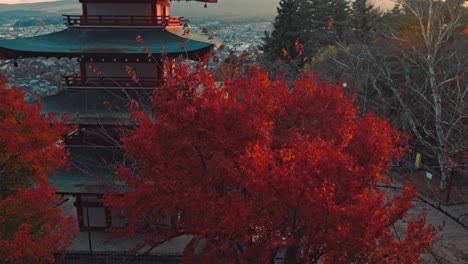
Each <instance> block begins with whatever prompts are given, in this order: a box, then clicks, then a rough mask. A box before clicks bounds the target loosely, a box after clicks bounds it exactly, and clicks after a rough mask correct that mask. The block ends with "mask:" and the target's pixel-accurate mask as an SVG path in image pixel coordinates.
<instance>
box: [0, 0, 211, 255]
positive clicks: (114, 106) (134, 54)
mask: <svg viewBox="0 0 468 264" xmlns="http://www.w3.org/2000/svg"><path fill="white" fill-rule="evenodd" d="M196 1H198V2H210V3H216V2H217V0H196ZM80 2H81V4H82V10H83V13H82V14H81V15H63V18H64V21H65V24H66V25H67V28H66V29H65V30H62V31H59V32H55V33H51V34H47V35H41V36H36V37H32V38H18V39H13V40H0V59H21V58H31V57H45V58H49V57H57V58H63V57H65V58H77V59H78V61H79V64H80V73H79V74H78V75H73V76H64V78H63V84H64V89H63V90H62V91H60V92H59V93H57V94H55V95H53V96H49V97H46V98H44V99H43V100H42V102H43V113H44V114H48V113H52V112H59V113H69V114H70V118H69V120H67V122H68V124H70V125H73V126H74V127H75V129H74V130H73V131H72V132H70V133H69V134H68V135H65V140H66V145H67V148H68V150H69V151H70V158H71V160H70V168H69V169H65V170H63V171H62V172H60V173H59V174H58V175H53V176H51V177H50V182H51V184H52V185H53V186H55V187H57V188H58V194H60V195H63V197H64V204H63V205H64V206H65V207H66V208H67V210H68V213H69V214H75V215H76V218H77V220H78V224H79V228H80V230H81V231H86V232H82V233H80V235H79V237H78V239H77V241H76V243H75V244H74V245H73V246H72V248H71V249H70V252H69V253H70V254H71V255H73V256H75V257H76V256H78V255H86V254H88V253H89V252H88V251H93V246H94V247H95V248H94V251H95V252H94V254H95V255H94V256H95V257H96V258H97V257H98V256H99V254H101V255H102V254H104V255H106V253H103V252H104V251H106V252H107V251H113V252H114V253H116V252H115V251H119V250H120V251H122V252H121V253H123V254H124V253H125V252H124V251H125V249H126V248H129V247H131V245H128V247H126V246H122V247H121V248H116V247H113V246H112V245H110V244H109V245H107V246H106V245H104V240H105V236H104V235H103V234H102V232H103V231H106V230H108V229H109V228H112V227H121V226H123V225H125V223H124V222H123V221H122V219H120V218H119V212H112V211H110V210H108V209H107V208H104V207H103V206H102V203H101V199H102V195H103V193H105V192H106V191H108V190H110V189H111V188H113V187H115V186H118V184H119V183H118V182H117V180H116V178H115V175H116V173H115V169H116V168H117V166H119V165H123V166H131V161H128V160H126V158H125V155H124V153H123V152H122V150H121V148H120V135H121V133H122V132H123V131H128V130H131V129H132V127H133V126H134V125H135V124H134V123H133V122H132V120H131V119H130V108H131V107H136V106H138V107H139V109H140V110H144V111H146V112H147V113H151V96H152V92H153V90H154V89H155V88H157V87H159V86H160V85H161V84H162V83H163V82H164V78H165V76H166V74H168V73H169V72H170V71H171V70H172V64H173V63H174V60H175V59H176V58H179V57H184V58H188V59H197V58H199V57H202V56H204V55H206V54H207V53H208V52H209V51H210V50H211V49H212V48H213V44H212V43H211V42H210V41H209V40H208V39H207V38H206V37H205V36H197V35H194V34H193V33H190V34H187V32H186V31H185V29H184V20H183V18H180V17H174V16H171V14H170V7H171V1H170V0H80ZM163 58H164V59H163ZM121 187H122V188H125V187H124V186H121ZM89 231H98V232H101V233H98V232H97V233H95V234H94V235H93V236H94V237H95V239H98V240H99V241H95V242H94V243H93V244H94V245H92V244H91V245H90V243H89V242H87V240H86V239H84V237H85V236H86V237H87V235H89V234H88V233H87V232H89ZM185 240H187V239H184V238H181V239H180V241H181V242H184V241H185ZM101 244H102V245H101ZM182 249H183V247H182V248H180V247H178V246H170V245H169V246H168V247H167V250H166V252H164V250H159V251H158V250H156V252H158V253H157V254H159V255H161V257H162V256H164V257H167V255H170V256H174V255H175V256H177V251H178V250H179V253H181V250H182ZM91 261H92V260H91ZM171 261H173V259H171ZM76 263H78V262H76ZM79 263H85V262H79Z"/></svg>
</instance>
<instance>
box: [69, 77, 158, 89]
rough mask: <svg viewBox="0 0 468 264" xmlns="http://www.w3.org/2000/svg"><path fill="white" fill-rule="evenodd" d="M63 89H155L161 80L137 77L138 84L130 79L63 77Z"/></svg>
mask: <svg viewBox="0 0 468 264" xmlns="http://www.w3.org/2000/svg"><path fill="white" fill-rule="evenodd" d="M63 81H64V86H65V87H69V88H70V87H118V88H127V87H128V88H135V87H136V88H138V87H142V88H156V87H159V86H160V85H161V80H160V79H159V78H154V77H139V78H138V82H135V81H133V80H132V78H131V77H91V78H86V79H82V78H81V77H80V76H76V75H72V76H65V77H64V79H63Z"/></svg>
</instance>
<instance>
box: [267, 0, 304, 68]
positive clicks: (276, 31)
mask: <svg viewBox="0 0 468 264" xmlns="http://www.w3.org/2000/svg"><path fill="white" fill-rule="evenodd" d="M302 2H304V0H281V1H280V2H279V7H278V8H277V10H278V15H277V16H276V18H275V21H274V22H273V31H272V32H271V34H269V33H268V32H265V37H264V38H263V44H262V46H260V50H262V51H263V52H264V54H265V59H266V60H267V61H276V60H278V59H283V58H284V56H283V55H284V54H283V49H284V51H286V52H287V53H288V54H290V55H294V54H295V52H296V51H295V47H294V43H295V42H296V40H298V38H299V37H300V36H301V33H302V32H301V28H302V27H303V25H301V23H302V22H303V20H302V18H301V17H300V16H299V14H300V12H299V11H300V10H299V8H300V6H301V3H302Z"/></svg>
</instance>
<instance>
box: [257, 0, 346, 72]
mask: <svg viewBox="0 0 468 264" xmlns="http://www.w3.org/2000/svg"><path fill="white" fill-rule="evenodd" d="M348 18H349V10H348V3H347V2H346V1H344V0H332V1H329V0H282V1H280V3H279V7H278V15H277V16H276V18H275V21H274V23H273V30H272V32H271V34H270V33H267V34H266V35H265V37H264V39H263V44H262V46H261V47H260V49H261V50H263V51H264V55H265V59H266V60H267V61H270V62H274V61H277V60H278V59H280V60H285V59H287V57H291V58H296V57H297V56H298V55H299V54H298V51H297V48H296V47H297V45H295V43H296V41H298V42H299V43H300V44H301V45H303V49H301V52H304V55H305V56H306V57H309V58H311V57H313V56H315V54H316V53H317V51H318V49H320V48H321V47H325V46H327V45H330V44H333V43H335V42H336V41H337V40H338V39H339V38H341V36H342V35H343V33H344V32H345V29H346V28H347V27H348ZM296 64H299V65H301V64H302V62H301V61H298V62H297V63H296Z"/></svg>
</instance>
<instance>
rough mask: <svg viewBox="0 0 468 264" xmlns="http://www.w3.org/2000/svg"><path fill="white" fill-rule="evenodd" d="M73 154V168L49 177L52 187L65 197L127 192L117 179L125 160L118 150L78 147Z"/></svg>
mask: <svg viewBox="0 0 468 264" xmlns="http://www.w3.org/2000/svg"><path fill="white" fill-rule="evenodd" d="M68 149H69V151H70V165H69V167H68V168H65V169H63V170H61V171H59V172H57V173H56V174H54V175H52V176H49V182H50V184H51V185H52V186H54V187H56V188H58V193H62V194H78V193H81V194H103V193H105V192H107V191H111V190H112V189H113V187H116V186H119V187H120V188H124V185H123V183H121V182H119V181H118V179H117V177H116V172H115V170H116V168H117V167H118V166H119V165H120V164H123V163H124V159H125V156H124V154H123V151H122V150H121V149H120V148H118V147H112V146H74V147H69V148H68Z"/></svg>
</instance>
